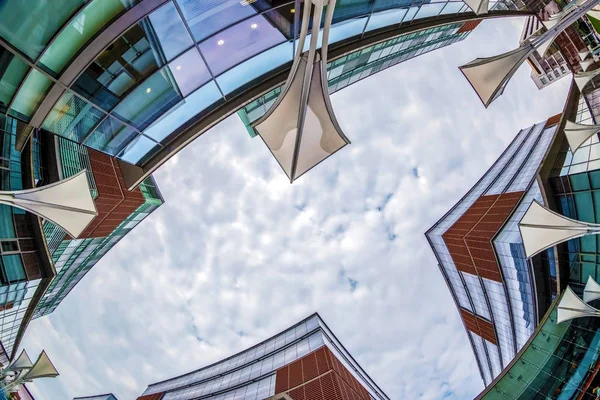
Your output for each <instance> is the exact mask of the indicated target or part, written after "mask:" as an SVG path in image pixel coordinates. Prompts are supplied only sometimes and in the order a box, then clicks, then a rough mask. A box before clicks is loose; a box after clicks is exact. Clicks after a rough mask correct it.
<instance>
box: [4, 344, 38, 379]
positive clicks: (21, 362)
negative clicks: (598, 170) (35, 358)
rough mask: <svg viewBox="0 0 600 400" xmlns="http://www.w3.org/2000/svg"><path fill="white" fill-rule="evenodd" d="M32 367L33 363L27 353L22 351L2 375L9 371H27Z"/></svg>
mask: <svg viewBox="0 0 600 400" xmlns="http://www.w3.org/2000/svg"><path fill="white" fill-rule="evenodd" d="M31 367H33V363H32V362H31V359H30V358H29V355H28V354H27V352H26V351H25V350H24V349H23V351H21V354H20V355H19V357H17V358H16V359H15V360H14V361H13V362H11V363H10V364H9V365H8V367H6V368H5V369H4V370H3V371H2V373H3V374H4V373H6V372H9V371H20V370H22V369H27V368H31Z"/></svg>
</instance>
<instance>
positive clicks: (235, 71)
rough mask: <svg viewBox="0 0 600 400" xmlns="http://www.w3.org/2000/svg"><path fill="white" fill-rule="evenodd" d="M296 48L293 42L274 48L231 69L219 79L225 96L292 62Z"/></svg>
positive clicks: (218, 81)
mask: <svg viewBox="0 0 600 400" xmlns="http://www.w3.org/2000/svg"><path fill="white" fill-rule="evenodd" d="M293 51H294V47H293V44H292V42H291V41H288V42H285V43H282V44H280V45H278V46H275V47H272V48H270V49H269V50H267V51H265V52H264V53H261V54H258V55H257V56H255V57H252V58H251V59H249V60H247V61H246V62H244V63H242V64H240V65H238V66H236V67H234V68H231V69H230V70H229V71H227V72H225V73H224V74H222V75H221V76H219V77H218V78H217V83H218V84H219V87H220V88H221V90H223V93H224V94H228V93H231V92H233V91H234V90H235V89H237V88H239V87H241V86H243V85H244V84H246V83H248V82H250V81H251V80H252V79H255V78H258V77H259V76H261V75H263V74H265V73H267V72H269V71H271V70H273V69H274V68H277V67H279V66H280V65H282V64H285V63H286V62H289V61H292V58H293V55H292V53H293Z"/></svg>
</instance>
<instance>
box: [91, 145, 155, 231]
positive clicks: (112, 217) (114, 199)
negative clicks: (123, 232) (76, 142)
mask: <svg viewBox="0 0 600 400" xmlns="http://www.w3.org/2000/svg"><path fill="white" fill-rule="evenodd" d="M88 153H89V156H90V164H91V167H92V174H93V175H94V181H95V182H96V187H97V190H98V196H97V197H96V199H94V203H95V204H96V208H97V209H98V216H97V217H96V218H94V219H93V220H92V222H91V223H90V224H89V225H88V227H87V228H86V229H85V231H84V232H83V233H82V234H81V236H80V237H79V238H80V239H85V238H97V237H106V236H108V235H109V234H110V233H111V232H112V231H113V230H115V228H116V227H117V226H119V224H120V223H121V222H123V221H125V219H126V218H127V217H128V216H129V215H130V214H131V213H132V212H134V211H135V210H136V209H137V208H138V207H139V206H141V205H142V204H144V201H145V200H144V196H143V194H142V192H141V190H140V189H139V188H136V189H134V190H132V191H128V190H127V186H126V185H125V180H124V179H123V174H122V173H121V170H120V169H119V165H118V163H117V162H116V160H115V159H113V158H111V157H110V156H108V155H106V154H103V153H100V152H99V151H96V150H92V149H88Z"/></svg>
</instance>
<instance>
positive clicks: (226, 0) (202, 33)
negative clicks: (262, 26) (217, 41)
mask: <svg viewBox="0 0 600 400" xmlns="http://www.w3.org/2000/svg"><path fill="white" fill-rule="evenodd" d="M247 3H250V4H244V2H240V1H239V0H205V1H202V2H198V1H186V0H177V4H178V5H179V7H180V8H181V11H182V13H183V17H184V18H185V20H186V21H187V23H188V25H189V27H190V30H191V31H192V34H193V35H194V38H195V39H196V41H198V42H199V41H201V40H203V39H206V38H207V37H209V36H210V35H212V34H214V33H216V32H218V31H220V30H222V29H224V28H226V27H228V26H230V25H232V24H234V23H236V22H238V21H241V20H242V19H244V18H248V17H250V16H252V15H255V14H256V13H257V11H256V9H255V7H254V5H253V4H251V2H247Z"/></svg>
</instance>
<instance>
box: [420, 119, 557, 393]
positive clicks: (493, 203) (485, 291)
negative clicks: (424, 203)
mask: <svg viewBox="0 0 600 400" xmlns="http://www.w3.org/2000/svg"><path fill="white" fill-rule="evenodd" d="M559 117H560V116H555V117H552V118H550V119H548V120H547V121H543V122H541V123H539V124H536V125H533V126H531V127H529V128H526V129H523V130H521V131H520V132H519V134H518V135H517V136H516V138H515V139H514V140H513V142H512V143H511V144H510V145H509V147H508V148H507V149H506V150H505V151H504V153H503V154H502V155H501V156H500V158H499V159H498V160H497V161H496V162H495V163H494V165H493V166H492V167H491V168H490V169H489V170H488V171H487V172H486V174H485V175H484V176H483V177H482V178H481V179H480V180H479V182H477V184H476V185H475V186H474V187H473V188H472V189H471V190H470V191H469V192H468V193H467V194H466V195H465V197H463V198H462V199H461V201H460V202H459V203H457V204H456V205H455V206H454V207H453V208H452V209H451V210H450V211H449V212H448V213H447V214H446V215H445V216H444V217H443V218H442V219H441V220H439V221H438V222H437V223H436V224H435V225H434V226H433V227H432V228H431V229H430V230H429V231H428V232H427V233H426V236H427V239H428V240H429V242H430V244H431V247H432V249H433V251H434V253H435V255H436V257H437V259H438V262H439V267H440V271H441V272H442V275H443V276H444V279H445V280H446V282H447V284H448V288H449V289H450V292H451V293H452V296H453V298H454V300H455V301H456V305H457V307H458V309H459V312H460V315H461V318H462V319H463V322H464V324H465V328H466V331H467V335H468V337H469V340H470V342H471V345H472V346H473V351H474V353H475V358H476V359H477V363H478V365H479V368H480V372H481V375H482V378H483V380H484V382H485V384H486V385H487V384H489V383H491V382H492V380H493V379H494V377H496V376H497V375H499V374H500V372H501V371H502V369H503V368H504V367H506V366H507V365H508V364H509V363H510V361H511V360H512V359H513V358H514V356H515V354H516V353H517V352H518V351H519V350H520V349H521V348H522V347H523V346H524V345H525V343H526V342H527V340H528V339H529V337H530V336H531V334H532V333H533V332H534V329H535V327H536V326H537V323H538V321H539V319H540V318H541V316H543V315H544V313H545V312H546V310H547V308H548V306H549V304H550V302H551V301H552V298H553V297H554V296H555V295H556V289H555V284H552V282H555V281H556V267H555V265H554V261H553V257H549V256H548V254H546V253H544V254H543V255H540V256H537V257H534V258H532V259H529V260H528V259H527V258H526V257H525V251H524V248H523V243H522V239H521V235H520V233H519V229H518V222H519V221H520V220H521V218H522V217H523V215H524V213H525V211H526V210H527V208H528V207H529V205H530V204H531V202H532V201H533V200H538V201H539V202H541V203H543V202H544V200H543V197H542V194H541V188H540V186H539V184H538V182H537V181H536V177H537V171H538V170H539V168H540V165H541V163H542V160H543V159H544V156H545V155H546V153H547V151H548V149H549V146H550V144H551V143H552V140H553V138H554V136H555V133H556V129H557V123H558V121H559ZM534 283H538V285H537V286H536V285H534Z"/></svg>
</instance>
